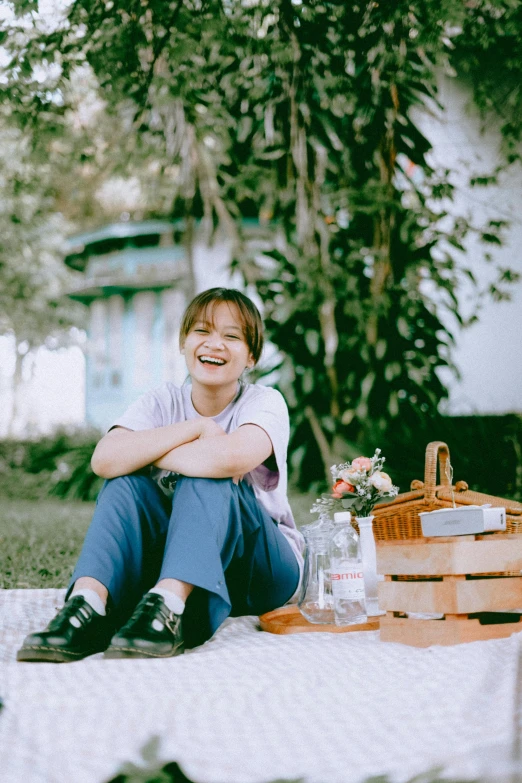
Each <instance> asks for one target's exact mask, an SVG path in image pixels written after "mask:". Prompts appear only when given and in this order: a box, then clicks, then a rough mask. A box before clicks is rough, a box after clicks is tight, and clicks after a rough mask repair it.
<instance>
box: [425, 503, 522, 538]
mask: <svg viewBox="0 0 522 783" xmlns="http://www.w3.org/2000/svg"><path fill="white" fill-rule="evenodd" d="M419 516H420V519H421V527H422V535H423V536H426V537H427V538H429V537H432V536H467V535H472V534H474V533H487V532H490V531H493V530H500V531H502V530H504V531H505V530H506V509H505V508H491V507H488V506H460V507H459V508H439V509H437V510H436V511H423V512H421V513H420V514H419Z"/></svg>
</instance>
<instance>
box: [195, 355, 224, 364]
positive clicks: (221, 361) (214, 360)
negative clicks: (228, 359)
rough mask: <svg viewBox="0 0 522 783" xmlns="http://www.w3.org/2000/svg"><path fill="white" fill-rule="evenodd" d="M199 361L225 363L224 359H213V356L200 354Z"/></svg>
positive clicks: (203, 362)
mask: <svg viewBox="0 0 522 783" xmlns="http://www.w3.org/2000/svg"><path fill="white" fill-rule="evenodd" d="M199 361H200V362H201V363H202V364H217V365H222V364H225V360H224V359H214V357H213V356H200V357H199Z"/></svg>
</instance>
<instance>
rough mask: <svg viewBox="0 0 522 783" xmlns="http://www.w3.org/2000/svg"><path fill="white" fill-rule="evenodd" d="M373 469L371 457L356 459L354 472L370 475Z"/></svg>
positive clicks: (353, 465) (353, 466) (353, 467)
mask: <svg viewBox="0 0 522 783" xmlns="http://www.w3.org/2000/svg"><path fill="white" fill-rule="evenodd" d="M371 469H372V461H371V459H370V458H369V457H356V458H355V459H354V460H353V462H352V470H364V471H366V473H368V471H369V470H371Z"/></svg>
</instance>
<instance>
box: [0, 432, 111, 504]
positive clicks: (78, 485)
mask: <svg viewBox="0 0 522 783" xmlns="http://www.w3.org/2000/svg"><path fill="white" fill-rule="evenodd" d="M99 437H100V436H99V433H98V432H94V431H92V432H91V431H88V430H81V431H78V432H75V433H68V432H60V433H57V434H56V435H53V436H49V437H45V438H40V439H39V440H25V441H16V440H4V441H0V495H2V496H4V497H20V496H22V497H24V498H25V499H27V500H38V499H40V498H44V497H46V496H48V495H49V494H52V495H56V496H58V497H64V498H74V499H78V500H94V498H95V497H96V495H97V494H98V491H99V490H100V487H101V485H102V479H100V478H99V477H98V476H96V475H95V474H94V473H93V472H92V470H91V466H90V460H91V456H92V453H93V451H94V447H95V445H96V443H97V441H98V440H99Z"/></svg>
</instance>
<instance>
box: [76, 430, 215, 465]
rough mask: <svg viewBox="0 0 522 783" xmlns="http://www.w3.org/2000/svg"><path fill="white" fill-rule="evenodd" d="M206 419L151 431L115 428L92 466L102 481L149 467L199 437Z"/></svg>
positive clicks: (95, 452)
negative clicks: (173, 450)
mask: <svg viewBox="0 0 522 783" xmlns="http://www.w3.org/2000/svg"><path fill="white" fill-rule="evenodd" d="M203 425H204V420H203V419H202V418H199V419H190V420H189V421H181V422H178V423H177V424H169V425H167V426H165V427H155V428H154V429H150V430H137V431H136V430H127V429H124V428H123V427H116V428H115V429H113V430H111V431H110V432H108V433H107V434H106V435H105V436H104V437H103V438H102V439H101V440H100V442H99V443H98V445H97V446H96V448H95V450H94V454H93V455H92V460H91V466H92V469H93V471H94V473H96V474H97V475H98V476H101V477H102V478H107V479H108V478H115V477H116V476H124V475H127V474H128V473H133V472H134V471H136V470H139V469H140V468H143V467H145V466H146V465H150V464H152V463H153V462H155V461H156V460H158V459H159V458H160V457H162V456H163V455H164V454H167V453H168V452H170V451H172V449H176V448H177V447H178V446H181V445H182V444H186V443H190V442H191V441H193V440H195V439H196V438H199V437H200V434H201V431H202V427H203Z"/></svg>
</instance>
